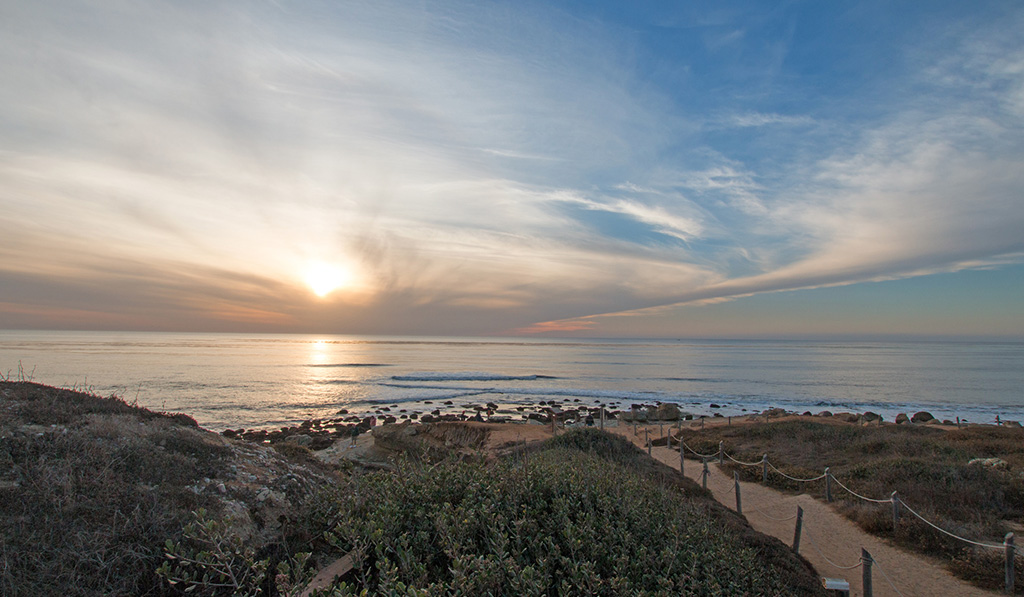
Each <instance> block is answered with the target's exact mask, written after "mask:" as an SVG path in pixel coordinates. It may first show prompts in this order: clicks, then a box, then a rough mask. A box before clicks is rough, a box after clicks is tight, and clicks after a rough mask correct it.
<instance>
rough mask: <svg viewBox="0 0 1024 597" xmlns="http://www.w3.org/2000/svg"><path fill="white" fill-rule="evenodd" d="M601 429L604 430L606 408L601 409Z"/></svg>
mask: <svg viewBox="0 0 1024 597" xmlns="http://www.w3.org/2000/svg"><path fill="white" fill-rule="evenodd" d="M601 429H604V407H603V406H602V407H601Z"/></svg>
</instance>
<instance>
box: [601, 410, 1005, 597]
mask: <svg viewBox="0 0 1024 597" xmlns="http://www.w3.org/2000/svg"><path fill="white" fill-rule="evenodd" d="M658 429H659V428H658V427H657V426H651V427H650V430H651V437H652V438H653V437H657V433H658ZM665 429H666V431H667V430H668V427H667V426H666V427H665ZM607 430H608V431H611V432H612V433H619V434H621V435H623V436H625V437H626V438H628V439H630V440H632V441H633V442H634V443H635V444H637V445H638V446H641V447H645V446H646V444H645V443H644V438H645V434H644V429H643V427H640V428H639V430H638V434H637V435H633V427H632V426H622V427H618V428H614V427H613V428H608V429H607ZM652 455H653V456H654V458H656V459H657V460H659V461H661V462H663V463H665V464H667V465H669V466H671V467H672V468H674V469H676V470H679V452H678V451H677V450H676V449H674V448H672V449H670V448H666V447H660V448H659V447H654V448H653V451H652ZM701 468H702V467H701V464H700V463H699V462H697V461H695V460H690V459H689V458H688V459H687V460H686V465H685V470H684V473H685V475H686V476H687V477H689V478H691V479H694V480H695V481H697V482H698V483H699V482H700V473H701ZM708 470H709V471H710V476H709V478H708V489H709V490H711V492H712V493H713V494H714V496H715V499H717V500H718V501H719V502H721V503H722V504H724V505H725V506H727V507H728V508H730V509H732V510H735V509H736V497H735V495H734V494H733V486H734V481H733V478H732V476H731V475H727V474H726V473H723V472H722V471H721V470H719V468H718V465H717V464H709V465H708ZM740 496H741V498H742V500H741V501H742V506H743V512H744V514H745V515H746V518H747V520H748V521H749V522H750V526H752V527H753V528H754V529H755V530H757V531H759V532H762V533H765V534H767V535H772V536H773V537H777V538H779V539H781V540H782V541H783V542H784V543H786V544H787V545H792V544H793V531H794V525H795V520H793V519H791V520H772V519H788V518H795V515H796V508H797V506H800V507H801V508H803V511H804V517H803V521H804V522H803V536H802V539H801V541H800V554H801V555H803V556H804V557H805V558H807V560H808V561H809V562H810V563H811V565H812V566H814V569H815V570H817V571H818V573H819V574H820V575H821V576H826V577H829V578H841V579H845V580H847V581H849V583H850V594H851V595H856V596H860V595H863V594H864V592H863V586H862V584H861V583H862V581H861V575H862V570H861V569H860V568H859V567H858V568H855V569H852V570H840V569H838V568H836V567H835V566H833V565H832V564H831V563H829V562H828V560H831V561H832V562H834V563H836V564H839V565H842V566H853V565H857V564H858V563H859V562H860V556H861V548H862V547H863V548H864V549H867V550H868V552H869V553H870V554H871V556H872V558H873V559H874V560H875V562H876V564H875V566H874V567H873V574H872V578H873V582H872V585H873V592H874V595H875V597H889V596H894V597H898V596H899V595H900V594H902V595H903V596H904V597H911V596H912V595H917V596H932V595H944V596H953V595H956V596H958V597H959V596H964V597H972V596H975V595H977V596H984V597H991V596H993V595H1000V594H1001V593H996V592H989V591H985V590H982V589H979V588H977V587H974V586H973V585H970V584H967V583H966V582H964V581H961V580H959V579H957V578H955V577H954V576H952V575H951V574H950V573H949V572H947V571H946V570H945V568H944V567H943V566H942V564H941V562H938V561H937V560H933V559H929V558H925V557H923V556H919V555H915V554H911V553H907V552H904V551H901V550H899V549H897V548H895V547H893V546H891V545H890V544H889V543H888V542H886V541H884V540H882V539H879V538H878V537H874V536H872V535H869V534H867V533H865V532H864V531H862V530H860V529H859V528H858V527H857V526H856V525H854V524H853V523H852V522H850V520H848V519H847V518H846V517H844V516H842V515H841V514H838V513H836V512H835V511H834V510H832V508H831V507H829V506H828V505H827V504H826V503H824V502H819V501H818V500H816V499H814V498H813V497H811V496H809V495H806V494H803V495H795V496H794V495H788V494H785V493H782V492H779V491H775V490H773V489H769V488H767V487H763V486H761V485H759V484H756V483H746V482H743V481H741V482H740ZM882 507H884V506H882ZM826 558H827V559H826ZM879 569H881V570H882V571H884V573H885V576H888V578H889V579H890V580H891V581H892V583H893V584H894V585H895V587H896V589H898V591H899V592H897V591H895V590H893V588H892V587H891V586H890V584H889V583H888V582H886V579H885V576H883V574H882V573H881V572H880V571H879Z"/></svg>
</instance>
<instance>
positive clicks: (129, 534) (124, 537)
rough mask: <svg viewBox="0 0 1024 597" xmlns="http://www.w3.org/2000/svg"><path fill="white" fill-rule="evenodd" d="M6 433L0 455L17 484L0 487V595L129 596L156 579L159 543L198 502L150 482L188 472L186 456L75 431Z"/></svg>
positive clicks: (128, 440)
mask: <svg viewBox="0 0 1024 597" xmlns="http://www.w3.org/2000/svg"><path fill="white" fill-rule="evenodd" d="M4 435H5V437H4V438H3V439H2V440H0V453H2V454H4V457H3V458H2V459H3V460H5V461H9V462H12V463H15V464H14V470H13V473H14V475H16V478H17V479H18V483H17V485H16V486H8V487H6V488H4V489H3V490H2V491H0V537H2V541H0V571H2V574H0V594H3V595H51V594H61V595H99V594H137V593H143V592H147V591H148V590H149V588H150V587H153V586H155V585H156V584H157V583H156V579H155V576H154V574H153V570H154V569H155V567H156V565H157V564H158V563H159V562H160V557H161V554H160V545H161V544H162V542H163V541H164V539H165V538H166V537H168V536H172V535H174V534H176V533H178V532H180V530H181V526H182V525H183V523H184V522H185V520H186V516H187V515H188V513H189V512H190V511H191V510H194V509H196V508H198V507H201V506H203V505H204V502H203V500H202V498H201V497H200V496H197V495H196V494H194V493H192V492H189V491H185V490H183V489H182V488H180V487H175V486H172V485H169V486H166V487H162V486H158V485H156V483H159V482H161V481H162V480H164V479H165V478H166V477H167V476H172V475H173V476H175V477H177V476H178V475H188V474H189V471H190V470H191V463H190V462H189V461H188V460H187V459H185V458H182V457H180V455H175V454H162V455H161V454H159V453H154V452H153V451H152V450H151V449H148V447H145V446H141V445H140V442H139V440H138V439H136V438H131V437H126V438H121V439H119V440H117V441H97V440H96V439H95V438H93V437H90V436H86V435H84V434H83V433H81V432H80V431H78V430H69V431H67V432H66V433H44V434H41V435H38V436H36V435H14V434H12V435H7V434H4ZM172 504H173V507H171V505H172Z"/></svg>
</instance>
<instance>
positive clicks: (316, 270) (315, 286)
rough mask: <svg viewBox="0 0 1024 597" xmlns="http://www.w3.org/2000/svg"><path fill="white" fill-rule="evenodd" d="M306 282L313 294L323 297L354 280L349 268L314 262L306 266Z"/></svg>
mask: <svg viewBox="0 0 1024 597" xmlns="http://www.w3.org/2000/svg"><path fill="white" fill-rule="evenodd" d="M305 280H306V284H308V285H309V288H310V290H312V291H313V294H315V295H317V296H319V297H320V298H323V297H325V296H327V295H328V294H330V293H331V292H333V291H334V290H337V289H338V288H341V287H343V286H347V285H348V284H349V283H350V282H351V281H352V274H351V272H349V271H348V270H347V269H345V268H343V267H340V266H337V265H331V264H329V263H314V264H312V265H310V266H309V267H308V268H306V277H305Z"/></svg>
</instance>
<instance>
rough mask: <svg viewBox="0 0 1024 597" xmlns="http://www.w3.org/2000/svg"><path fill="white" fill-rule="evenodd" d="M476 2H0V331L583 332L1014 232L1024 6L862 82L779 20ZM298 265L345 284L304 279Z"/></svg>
mask: <svg viewBox="0 0 1024 597" xmlns="http://www.w3.org/2000/svg"><path fill="white" fill-rule="evenodd" d="M492 8H493V7H484V6H478V5H476V4H474V3H471V2H458V1H450V2H449V1H442V2H432V3H426V4H422V5H417V6H415V7H410V6H409V5H408V4H407V3H402V2H390V1H379V2H347V3H343V4H335V3H319V2H313V1H308V2H307V1H296V2H289V3H277V4H275V3H266V4H252V3H243V2H228V3H221V4H216V5H205V4H204V5H195V6H191V7H189V8H188V9H184V8H182V7H180V6H178V5H174V4H121V5H117V4H106V3H103V2H71V3H67V2H56V1H52V2H51V1H40V2H31V3H14V4H11V5H8V6H5V8H4V9H3V11H4V13H5V18H4V19H2V21H3V22H2V24H0V33H2V35H0V58H2V60H0V79H2V80H3V81H4V82H5V84H4V85H3V86H2V87H0V139H2V141H0V206H2V208H3V215H2V216H0V235H2V236H3V238H4V239H5V243H3V244H2V246H0V281H3V282H4V283H3V285H2V291H0V302H2V303H4V304H5V305H6V306H5V307H0V327H2V326H5V325H8V326H25V325H41V323H39V322H45V321H46V317H47V316H46V315H45V313H51V314H52V317H53V321H54V322H58V321H59V322H66V321H70V320H71V319H74V317H78V316H81V317H82V318H83V319H88V318H89V317H92V316H87V315H83V314H88V313H91V314H95V317H94V320H95V321H96V322H97V323H96V325H104V326H116V325H118V324H117V322H119V321H120V322H122V323H121V324H120V325H124V326H128V327H146V326H147V325H166V326H171V325H173V326H182V327H187V326H188V322H189V321H193V322H199V324H198V325H200V326H201V327H204V328H207V327H211V326H212V327H216V325H217V324H216V322H223V326H222V327H228V328H232V329H241V328H242V327H244V326H245V325H253V324H254V323H257V322H263V324H265V327H266V328H267V329H286V328H289V326H291V328H294V329H317V328H318V326H320V327H321V328H327V329H331V330H333V331H360V332H372V331H380V332H395V333H400V332H403V331H407V332H411V331H413V330H415V331H421V332H424V333H439V332H446V331H448V332H451V333H473V332H477V333H484V332H495V331H500V330H509V329H519V330H521V331H522V330H527V331H535V332H549V333H555V332H559V331H561V332H563V333H568V332H587V331H592V332H594V333H599V332H600V322H601V319H600V316H602V315H607V314H621V313H634V312H641V311H642V310H650V309H662V310H664V309H667V308H670V307H669V306H671V305H675V304H680V303H688V304H694V303H696V302H715V301H721V300H728V299H730V298H735V297H739V296H747V295H751V294H757V293H762V292H775V291H784V290H792V289H798V288H813V287H819V286H829V285H843V284H853V283H857V282H861V281H865V280H878V279H891V278H898V277H904V276H914V275H922V274H924V273H928V272H937V271H952V270H957V269H961V268H976V267H984V266H985V265H986V264H992V263H1004V262H1005V261H1007V260H1010V261H1013V260H1014V259H1015V258H1014V257H1012V256H1014V255H1020V254H1021V252H1022V251H1024V246H1022V245H1021V241H1020V240H1019V237H1020V234H1019V230H1020V229H1022V225H1024V215H1022V214H1024V210H1022V209H1021V204H1020V199H1019V198H1020V194H1021V190H1022V189H1024V176H1022V175H1021V174H1019V172H1022V171H1024V169H1022V168H1021V167H1020V164H1021V162H1022V161H1024V142H1022V141H1021V139H1024V135H1021V132H1022V128H1024V127H1022V118H1024V51H1022V50H1021V48H1020V43H1019V41H1018V40H1017V34H1016V29H1015V28H1014V27H1013V26H1012V24H1013V23H1016V22H1020V19H1019V18H1016V17H1015V18H1016V19H1017V20H1016V21H1014V20H1013V19H1009V20H1006V21H1002V22H997V21H996V20H992V21H990V22H987V23H986V24H985V30H984V31H980V30H979V31H978V32H975V33H974V34H973V35H963V36H961V38H958V39H957V40H955V42H956V43H955V44H952V45H950V44H949V43H947V42H949V40H945V41H944V42H943V43H944V44H945V45H942V47H930V46H929V45H928V44H920V45H918V46H915V47H912V48H908V49H907V58H906V60H907V62H908V63H909V65H910V66H909V67H908V71H907V72H906V73H900V74H901V75H907V80H905V81H904V80H896V79H893V80H891V81H878V82H876V88H877V87H882V86H883V85H884V84H886V83H888V84H891V85H892V87H893V89H891V90H889V91H888V93H887V95H886V97H885V102H886V103H885V104H884V105H883V104H881V103H879V102H877V101H875V100H874V99H873V98H872V97H871V95H870V93H869V91H865V92H863V94H862V95H855V96H852V97H850V98H847V99H844V100H843V101H837V100H832V101H830V102H826V101H824V100H820V102H818V100H815V99H814V98H813V97H811V98H804V97H803V95H802V94H803V93H804V91H805V89H804V88H802V87H800V86H799V85H795V84H793V82H792V81H793V79H794V78H795V76H796V75H795V74H794V73H796V71H795V70H794V71H793V72H785V69H786V68H787V61H786V59H785V58H786V56H788V55H789V50H790V49H791V46H792V45H793V44H799V43H800V40H799V39H794V35H795V34H794V33H793V27H792V26H791V22H789V21H785V19H787V18H788V17H787V16H786V14H787V13H786V11H778V14H776V11H769V13H770V14H757V15H756V17H753V16H749V15H747V14H746V13H745V12H744V11H726V12H724V13H722V14H718V13H716V14H715V15H708V14H699V15H687V14H686V11H683V12H684V14H674V15H672V18H671V19H668V21H671V23H672V26H673V27H681V28H684V29H685V28H687V27H691V28H694V29H695V30H696V31H698V32H699V33H701V34H702V36H701V39H702V40H703V44H701V43H697V44H693V46H692V47H691V46H688V45H686V44H683V43H682V42H679V44H680V45H679V46H675V45H672V46H671V48H666V47H661V46H659V45H657V44H658V43H667V42H664V41H663V39H664V38H661V37H658V36H646V35H645V34H644V33H643V32H642V31H638V30H637V29H636V28H635V27H634V26H625V25H622V24H620V23H616V22H615V21H614V20H609V19H606V18H604V17H601V16H597V13H594V14H589V15H587V16H581V15H578V14H574V13H572V12H569V11H568V10H567V9H565V10H563V9H558V8H553V7H546V6H541V5H536V6H520V5H514V4H508V5H502V8H501V10H492ZM798 8H799V7H797V8H794V9H792V10H798ZM787 10H789V9H787ZM698 12H699V11H698ZM780 15H781V16H780ZM712 16H713V17H714V18H711V17H712ZM771 19H781V20H780V21H779V22H772V21H771ZM769 22H772V23H773V24H772V25H771V26H770V27H769V26H768V25H766V24H765V23H769ZM709 23H711V24H709ZM940 29H941V28H940ZM766 30H769V33H766V32H765V31H766ZM659 31H660V29H659ZM657 40H662V41H657ZM656 41H657V43H656ZM669 49H670V50H671V52H668V53H665V52H662V50H669ZM809 53H810V52H806V51H805V55H806V54H809ZM752 56H754V57H757V58H758V61H757V64H759V65H763V66H764V68H761V69H756V70H757V72H752V71H751V69H750V68H749V67H746V66H744V65H746V64H748V62H749V60H750V59H751V57H752ZM790 59H791V60H798V59H799V58H796V57H793V58H790ZM804 59H806V58H804ZM813 66H820V65H813ZM865 68H866V67H865ZM821 70H822V71H823V72H827V71H828V69H821ZM808 71H809V72H814V69H813V68H811V69H808ZM796 74H799V73H796ZM864 76H865V77H869V76H870V74H868V75H864ZM729 77H733V78H731V79H730V78H729ZM751 81H754V82H756V84H752V83H751ZM816 102H817V103H816ZM315 260H326V261H337V262H339V263H342V264H345V265H346V266H347V267H349V268H350V269H352V270H353V271H355V272H357V274H358V275H357V278H358V283H357V284H356V286H355V287H354V288H353V289H351V291H350V292H349V293H348V294H345V293H340V294H338V295H335V296H334V298H332V299H330V300H327V301H318V300H317V299H315V298H314V297H312V296H311V295H310V294H309V293H307V292H305V291H304V289H303V287H302V281H301V271H302V268H303V266H304V264H306V263H308V262H310V261H315ZM642 312H647V311H642ZM75 314H78V315H75ZM119 317H120V318H121V319H118V318H119ZM190 318H191V319H190ZM147 322H148V323H147ZM172 322H173V323H172ZM536 322H546V323H542V324H538V323H536ZM55 325H58V324H55ZM59 325H67V324H65V323H60V324H59ZM83 325H85V324H83Z"/></svg>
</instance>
